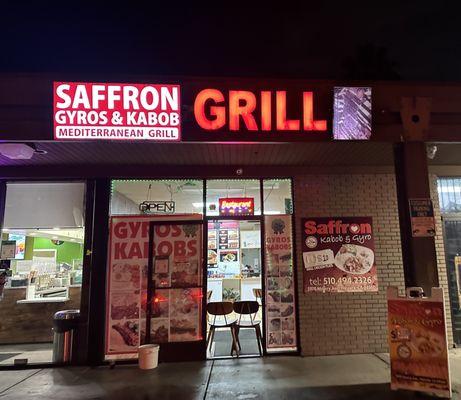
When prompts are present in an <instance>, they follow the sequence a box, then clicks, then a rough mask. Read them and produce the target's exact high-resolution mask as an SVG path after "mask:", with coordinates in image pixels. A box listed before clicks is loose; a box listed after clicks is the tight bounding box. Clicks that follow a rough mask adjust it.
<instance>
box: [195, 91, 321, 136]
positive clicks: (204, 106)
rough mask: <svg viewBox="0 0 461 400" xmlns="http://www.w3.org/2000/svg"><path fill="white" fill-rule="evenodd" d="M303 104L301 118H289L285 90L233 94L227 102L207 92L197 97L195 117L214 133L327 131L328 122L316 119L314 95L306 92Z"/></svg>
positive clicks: (229, 93) (222, 97)
mask: <svg viewBox="0 0 461 400" xmlns="http://www.w3.org/2000/svg"><path fill="white" fill-rule="evenodd" d="M299 100H300V101H302V106H301V107H299V109H300V110H302V112H301V113H300V114H301V115H298V118H288V117H287V112H288V111H287V92H286V91H284V90H278V91H270V90H267V91H265V90H263V91H259V92H252V91H247V90H229V92H228V94H227V98H226V96H225V94H224V93H223V92H222V91H220V90H218V89H203V90H202V91H200V92H199V93H198V94H197V96H196V97H195V101H194V116H195V120H196V122H197V124H198V125H199V126H200V127H201V128H203V129H205V130H210V131H212V130H218V129H222V128H227V129H228V130H229V131H242V130H247V131H321V132H324V131H326V130H327V121H326V120H316V119H315V118H314V94H313V92H307V91H306V92H303V93H302V99H299ZM274 105H275V107H274Z"/></svg>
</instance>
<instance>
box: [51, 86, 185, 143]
mask: <svg viewBox="0 0 461 400" xmlns="http://www.w3.org/2000/svg"><path fill="white" fill-rule="evenodd" d="M53 86H54V98H53V111H54V112H53V119H54V138H55V139H65V140H93V139H100V140H101V139H102V140H153V141H169V142H171V141H179V140H181V103H180V87H179V85H150V84H123V83H79V82H54V85H53Z"/></svg>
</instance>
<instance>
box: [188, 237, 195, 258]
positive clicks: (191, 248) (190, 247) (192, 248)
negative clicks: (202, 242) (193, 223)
mask: <svg viewBox="0 0 461 400" xmlns="http://www.w3.org/2000/svg"><path fill="white" fill-rule="evenodd" d="M187 249H188V250H189V253H187V255H188V256H189V257H192V256H195V255H196V254H197V241H196V240H190V241H189V242H188V243H187Z"/></svg>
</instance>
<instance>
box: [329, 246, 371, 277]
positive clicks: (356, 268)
mask: <svg viewBox="0 0 461 400" xmlns="http://www.w3.org/2000/svg"><path fill="white" fill-rule="evenodd" d="M374 261H375V254H374V253H373V250H371V249H369V248H368V247H365V246H359V245H356V244H343V245H342V246H341V248H340V249H339V251H338V253H337V254H336V256H335V265H336V266H337V267H338V268H339V269H340V270H341V271H344V272H347V273H348V274H354V275H361V274H366V273H367V272H368V271H370V269H371V267H373V263H374Z"/></svg>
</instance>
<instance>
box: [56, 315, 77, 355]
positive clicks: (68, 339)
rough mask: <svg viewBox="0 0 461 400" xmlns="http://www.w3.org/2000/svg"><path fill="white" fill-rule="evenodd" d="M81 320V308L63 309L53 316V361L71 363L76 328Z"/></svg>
mask: <svg viewBox="0 0 461 400" xmlns="http://www.w3.org/2000/svg"><path fill="white" fill-rule="evenodd" d="M79 321H80V310H63V311H58V312H57V313H56V314H54V318H53V332H54V335H53V362H54V363H60V364H64V363H70V362H71V361H72V346H73V342H74V335H75V330H76V328H77V327H78V323H79Z"/></svg>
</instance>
